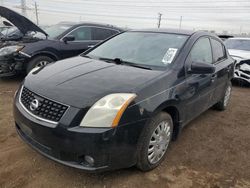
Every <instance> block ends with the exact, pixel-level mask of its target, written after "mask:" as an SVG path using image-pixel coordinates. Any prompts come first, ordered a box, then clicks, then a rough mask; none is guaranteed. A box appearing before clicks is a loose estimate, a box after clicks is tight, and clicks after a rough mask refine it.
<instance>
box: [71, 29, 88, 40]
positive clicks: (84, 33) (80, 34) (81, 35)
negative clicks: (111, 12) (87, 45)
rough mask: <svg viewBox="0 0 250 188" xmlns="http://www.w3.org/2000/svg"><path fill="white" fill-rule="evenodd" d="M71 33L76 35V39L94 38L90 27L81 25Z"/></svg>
mask: <svg viewBox="0 0 250 188" xmlns="http://www.w3.org/2000/svg"><path fill="white" fill-rule="evenodd" d="M69 35H72V36H74V37H75V40H76V41H84V40H92V37H91V28H90V27H79V28H78V29H76V30H74V31H72V32H71V33H70V34H69Z"/></svg>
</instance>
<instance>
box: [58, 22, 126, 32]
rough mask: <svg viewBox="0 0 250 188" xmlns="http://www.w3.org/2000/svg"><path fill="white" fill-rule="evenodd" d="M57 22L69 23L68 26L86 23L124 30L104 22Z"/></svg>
mask: <svg viewBox="0 0 250 188" xmlns="http://www.w3.org/2000/svg"><path fill="white" fill-rule="evenodd" d="M58 24H62V25H69V26H72V27H79V26H84V25H88V26H97V27H105V28H111V29H116V30H120V31H123V30H124V29H122V28H119V27H116V26H114V25H110V24H104V23H97V22H60V23H58Z"/></svg>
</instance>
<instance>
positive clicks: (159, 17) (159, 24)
mask: <svg viewBox="0 0 250 188" xmlns="http://www.w3.org/2000/svg"><path fill="white" fill-rule="evenodd" d="M158 15H159V16H158V25H157V27H158V28H160V27H161V17H162V13H158Z"/></svg>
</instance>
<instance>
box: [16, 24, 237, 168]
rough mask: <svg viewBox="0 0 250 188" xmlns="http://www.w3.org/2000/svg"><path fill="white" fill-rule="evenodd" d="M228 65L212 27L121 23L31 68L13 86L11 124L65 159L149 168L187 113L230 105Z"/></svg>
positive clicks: (230, 63)
mask: <svg viewBox="0 0 250 188" xmlns="http://www.w3.org/2000/svg"><path fill="white" fill-rule="evenodd" d="M233 72H234V60H233V59H232V58H231V57H230V56H229V55H228V52H227V50H226V48H225V46H224V44H223V42H222V41H221V40H220V39H219V38H218V37H217V36H215V35H213V34H210V33H207V32H201V31H199V32H194V31H184V30H164V29H160V30H134V31H128V32H124V33H121V34H118V35H117V36H114V37H112V38H111V39H109V40H107V41H105V42H102V43H101V44H98V45H97V46H95V47H94V48H92V49H90V50H88V51H86V52H85V53H83V54H82V55H80V56H78V57H74V58H69V59H66V60H62V61H58V62H56V63H52V64H50V65H47V66H44V67H40V68H36V69H33V70H32V71H31V72H30V73H29V74H28V76H27V77H26V78H25V80H24V82H23V84H22V85H21V86H20V89H19V90H18V91H17V93H16V96H15V100H14V118H15V123H16V129H17V132H18V134H19V135H20V137H21V138H22V139H23V140H24V141H25V142H27V143H28V144H29V145H30V146H31V147H33V148H34V149H36V150H37V151H38V152H40V153H41V154H43V155H45V156H47V157H48V158H50V159H53V160H55V161H57V162H59V163H62V164H65V165H68V166H71V167H75V168H79V169H83V170H87V171H103V170H111V169H118V168H127V167H131V166H134V165H137V167H138V168H139V169H141V170H143V171H147V170H151V169H153V168H155V167H156V166H158V165H159V164H160V163H161V162H162V161H163V159H164V157H165V156H166V151H167V149H168V146H169V143H170V141H171V140H173V139H176V138H177V136H178V134H179V133H180V131H181V129H182V128H183V127H184V126H185V125H187V123H188V122H190V121H191V120H192V119H194V118H195V117H197V116H199V115H200V114H201V113H202V112H204V111H206V110H207V109H208V108H210V107H212V106H214V105H215V107H217V109H219V110H225V109H226V108H227V106H228V103H229V99H230V94H231V88H232V86H231V78H232V77H233ZM201 134H202V133H201Z"/></svg>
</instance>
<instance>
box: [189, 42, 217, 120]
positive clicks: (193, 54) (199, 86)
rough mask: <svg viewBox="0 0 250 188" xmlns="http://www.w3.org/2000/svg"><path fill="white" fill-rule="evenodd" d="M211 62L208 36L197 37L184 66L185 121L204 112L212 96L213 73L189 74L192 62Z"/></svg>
mask: <svg viewBox="0 0 250 188" xmlns="http://www.w3.org/2000/svg"><path fill="white" fill-rule="evenodd" d="M194 62H199V63H209V64H212V63H213V56H212V48H211V44H210V39H209V38H208V37H202V38H199V39H198V40H197V41H196V42H195V44H194V45H193V47H192V49H191V51H190V53H189V55H188V58H187V60H186V62H185V66H186V72H187V76H186V83H187V84H186V87H187V89H186V99H187V101H186V113H185V114H186V118H185V119H186V121H190V120H192V119H193V118H195V117H196V116H198V115H199V114H201V113H202V112H204V111H205V110H206V109H207V108H208V106H209V104H210V101H211V99H212V97H213V92H214V88H215V85H214V82H213V77H214V75H213V74H191V73H189V72H188V70H190V68H191V65H192V63H194Z"/></svg>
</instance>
